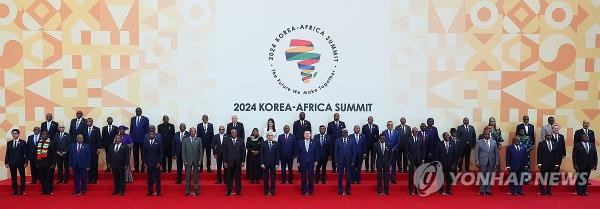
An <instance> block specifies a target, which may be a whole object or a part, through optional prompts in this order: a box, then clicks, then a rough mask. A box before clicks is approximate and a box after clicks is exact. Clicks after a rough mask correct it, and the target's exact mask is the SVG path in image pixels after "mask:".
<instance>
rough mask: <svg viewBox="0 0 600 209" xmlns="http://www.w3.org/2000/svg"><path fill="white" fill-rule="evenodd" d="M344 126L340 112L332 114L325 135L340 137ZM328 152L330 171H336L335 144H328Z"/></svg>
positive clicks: (333, 137)
mask: <svg viewBox="0 0 600 209" xmlns="http://www.w3.org/2000/svg"><path fill="white" fill-rule="evenodd" d="M345 128H346V124H345V123H344V122H343V121H340V114H339V113H337V112H336V113H334V114H333V121H331V122H329V123H328V124H327V135H329V136H330V138H331V139H332V140H337V139H338V138H340V137H342V130H343V129H345ZM330 149H331V151H330V154H331V170H332V172H334V173H336V172H337V163H336V155H335V153H336V152H335V151H334V149H335V146H330Z"/></svg>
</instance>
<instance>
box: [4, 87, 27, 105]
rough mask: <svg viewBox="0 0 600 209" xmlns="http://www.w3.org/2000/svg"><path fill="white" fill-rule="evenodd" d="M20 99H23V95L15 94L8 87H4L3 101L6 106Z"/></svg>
mask: <svg viewBox="0 0 600 209" xmlns="http://www.w3.org/2000/svg"><path fill="white" fill-rule="evenodd" d="M21 99H23V96H21V95H20V94H17V93H15V92H13V91H11V90H9V89H4V102H5V103H6V106H10V105H12V104H14V103H16V102H18V101H21Z"/></svg>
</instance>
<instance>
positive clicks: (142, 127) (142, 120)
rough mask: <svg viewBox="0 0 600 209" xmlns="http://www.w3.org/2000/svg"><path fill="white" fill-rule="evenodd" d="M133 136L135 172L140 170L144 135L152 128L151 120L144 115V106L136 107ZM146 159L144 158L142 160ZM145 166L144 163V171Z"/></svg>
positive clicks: (132, 119)
mask: <svg viewBox="0 0 600 209" xmlns="http://www.w3.org/2000/svg"><path fill="white" fill-rule="evenodd" d="M130 124H131V125H130V126H129V127H131V131H129V133H130V134H131V138H133V165H134V168H135V171H134V173H139V172H140V155H142V153H141V150H142V149H143V145H144V136H145V135H146V134H148V131H149V129H150V121H149V120H148V118H147V117H146V116H143V115H142V108H139V107H138V108H135V116H133V117H131V123H130ZM143 160H144V159H143V158H142V161H143ZM144 170H145V167H144V165H143V163H142V172H144Z"/></svg>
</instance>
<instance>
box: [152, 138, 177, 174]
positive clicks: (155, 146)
mask: <svg viewBox="0 0 600 209" xmlns="http://www.w3.org/2000/svg"><path fill="white" fill-rule="evenodd" d="M182 152H183V151H182ZM142 156H143V157H142V159H143V160H144V163H146V165H147V166H148V167H157V165H158V164H160V163H161V162H162V159H163V158H164V156H165V154H164V148H163V144H162V142H161V141H160V139H159V138H158V137H156V138H155V139H154V143H152V144H150V140H146V141H144V144H143V148H142Z"/></svg>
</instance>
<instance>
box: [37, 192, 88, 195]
mask: <svg viewBox="0 0 600 209" xmlns="http://www.w3.org/2000/svg"><path fill="white" fill-rule="evenodd" d="M42 194H43V193H42ZM71 194H72V195H80V194H81V193H79V192H73V193H71Z"/></svg>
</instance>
